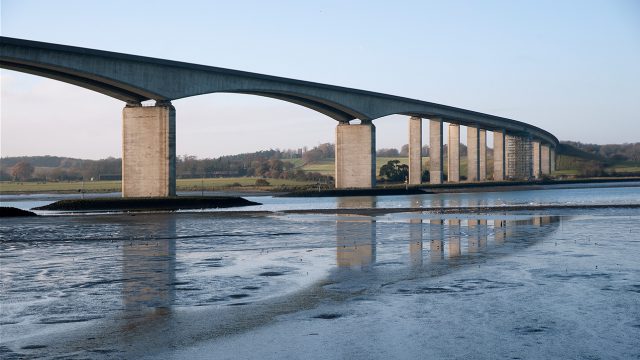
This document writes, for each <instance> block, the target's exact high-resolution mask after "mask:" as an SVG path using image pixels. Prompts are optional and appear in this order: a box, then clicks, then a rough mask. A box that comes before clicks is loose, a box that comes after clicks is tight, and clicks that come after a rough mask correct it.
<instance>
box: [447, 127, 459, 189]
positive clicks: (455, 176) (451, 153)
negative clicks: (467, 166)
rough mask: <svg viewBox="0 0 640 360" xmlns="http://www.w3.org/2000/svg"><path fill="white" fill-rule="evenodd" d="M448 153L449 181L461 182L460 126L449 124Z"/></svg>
mask: <svg viewBox="0 0 640 360" xmlns="http://www.w3.org/2000/svg"><path fill="white" fill-rule="evenodd" d="M448 144H449V146H448V149H447V150H448V151H447V153H448V154H447V181H448V182H459V181H460V125H458V124H449V143H448Z"/></svg>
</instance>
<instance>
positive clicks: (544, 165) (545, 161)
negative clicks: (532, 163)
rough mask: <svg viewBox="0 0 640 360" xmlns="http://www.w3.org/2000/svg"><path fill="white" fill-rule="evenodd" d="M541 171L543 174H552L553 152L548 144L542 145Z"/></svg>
mask: <svg viewBox="0 0 640 360" xmlns="http://www.w3.org/2000/svg"><path fill="white" fill-rule="evenodd" d="M540 172H541V173H542V175H549V174H551V154H550V149H549V145H546V144H544V145H541V146H540Z"/></svg>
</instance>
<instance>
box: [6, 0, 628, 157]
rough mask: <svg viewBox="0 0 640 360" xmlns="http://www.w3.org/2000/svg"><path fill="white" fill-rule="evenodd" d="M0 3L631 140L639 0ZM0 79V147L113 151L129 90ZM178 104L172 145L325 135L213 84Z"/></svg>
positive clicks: (262, 143) (186, 56)
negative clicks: (214, 89)
mask: <svg viewBox="0 0 640 360" xmlns="http://www.w3.org/2000/svg"><path fill="white" fill-rule="evenodd" d="M0 4H1V5H0V6H1V24H0V30H1V33H2V36H8V37H15V38H22V39H29V40H36V41H44V42H52V43H59V44H65V45H73V46H80V47H87V48H94V49H101V50H108V51H115V52H123V53H129V54H135V55H142V56H151V57H158V58H164V59H171V60H179V61H186V62H191V63H196V64H203V65H210V66H217V67H224V68H232V69H238V70H244V71H252V72H258V73H264V74H269V75H277V76H283V77H289V78H295V79H301V80H308V81H315V82H321V83H326V84H332V85H340V86H346V87H351V88H357V89H363V90H371V91H377V92H382V93H387V94H393V95H398V96H405V97H409V98H415V99H420V100H425V101H430V102H435V103H441V104H445V105H451V106H455V107H461V108H465V109H470V110H475V111H480V112H484V113H489V114H493V115H498V116H503V117H507V118H511V119H516V120H519V121H523V122H526V123H529V124H532V125H535V126H538V127H540V128H543V129H545V130H547V131H549V132H551V133H552V134H554V135H555V136H557V137H558V138H559V139H560V140H570V141H579V142H583V143H595V144H622V143H634V142H638V141H640V138H639V137H638V134H640V121H638V120H640V118H639V115H638V114H640V102H639V101H637V97H638V94H640V67H639V66H638V65H637V64H639V63H640V3H638V2H637V1H633V0H626V1H623V0H619V1H608V2H601V1H566V2H561V3H558V2H555V1H526V2H511V1H461V2H455V3H442V2H439V1H426V2H423V1H406V2H402V3H401V4H397V3H394V4H391V3H385V2H370V1H369V2H363V1H354V2H349V3H345V2H341V1H326V2H314V3H300V2H295V1H282V2H277V3H275V4H273V3H269V4H267V3H263V2H259V1H244V2H234V3H228V2H219V3H217V2H214V3H210V2H200V1H185V2H181V3H180V4H179V6H177V5H175V3H173V2H168V1H158V2H154V5H153V7H149V6H146V5H144V4H142V3H130V2H126V1H120V0H119V1H110V2H104V3H98V2H84V1H77V0H72V1H65V2H63V3H58V2H47V1H28V0H27V1H24V0H22V1H15V0H1V2H0ZM151 10H153V14H154V16H140V14H146V13H148V12H149V11H151ZM0 75H1V81H0V86H1V89H0V94H1V96H0V99H1V103H2V106H1V110H0V115H1V119H2V121H1V124H0V125H1V126H0V129H1V135H0V152H1V154H0V155H1V156H2V157H13V156H36V155H38V156H45V155H51V156H64V157H75V158H82V159H101V158H106V157H109V156H112V157H116V158H117V157H121V146H122V145H121V131H122V129H121V122H122V108H123V107H124V103H123V102H121V101H119V100H115V99H113V98H109V97H107V96H104V95H102V94H98V93H95V92H92V91H89V90H86V89H83V88H80V87H76V86H73V85H69V84H66V83H62V82H58V81H54V80H50V79H45V78H42V77H36V76H32V75H28V74H22V73H18V72H14V71H8V70H2V71H0ZM173 104H174V106H175V107H176V113H177V121H176V123H177V124H176V126H177V141H176V143H177V154H179V155H195V156H197V157H198V158H213V157H219V156H223V155H233V154H238V153H246V152H253V151H259V150H266V149H270V148H272V149H275V148H280V149H290V148H291V149H297V148H301V147H304V146H307V147H309V148H311V147H313V146H316V145H318V144H321V143H327V142H334V136H335V135H334V131H335V126H336V124H337V123H336V122H335V121H334V120H332V119H330V118H328V117H326V116H324V115H322V114H320V113H317V112H314V111H312V110H309V109H306V108H303V107H300V106H297V105H294V104H290V103H286V102H282V101H278V100H274V99H268V98H261V97H257V96H247V95H233V94H208V95H201V96H196V97H192V98H186V99H179V100H175V101H173ZM374 124H375V125H376V127H377V139H376V140H377V147H378V148H379V149H380V148H391V147H393V148H400V147H401V146H402V145H403V144H405V143H407V117H406V116H396V115H394V116H387V117H384V118H381V119H378V120H376V121H374ZM462 129H463V131H462V134H461V138H462V141H463V143H464V142H466V136H465V130H464V128H462ZM423 131H424V134H425V135H426V134H427V126H423ZM445 134H446V127H445ZM423 141H424V143H425V144H427V143H428V137H427V136H423ZM489 144H491V137H489Z"/></svg>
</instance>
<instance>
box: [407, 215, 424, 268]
mask: <svg viewBox="0 0 640 360" xmlns="http://www.w3.org/2000/svg"><path fill="white" fill-rule="evenodd" d="M409 257H410V260H411V265H412V266H416V267H419V266H422V262H423V260H422V219H411V220H409Z"/></svg>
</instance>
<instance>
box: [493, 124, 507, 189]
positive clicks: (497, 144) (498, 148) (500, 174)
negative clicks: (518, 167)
mask: <svg viewBox="0 0 640 360" xmlns="http://www.w3.org/2000/svg"><path fill="white" fill-rule="evenodd" d="M505 154H506V152H505V141H504V130H501V131H500V130H497V131H494V132H493V180H494V181H504V174H505V165H506V161H505Z"/></svg>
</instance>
